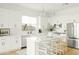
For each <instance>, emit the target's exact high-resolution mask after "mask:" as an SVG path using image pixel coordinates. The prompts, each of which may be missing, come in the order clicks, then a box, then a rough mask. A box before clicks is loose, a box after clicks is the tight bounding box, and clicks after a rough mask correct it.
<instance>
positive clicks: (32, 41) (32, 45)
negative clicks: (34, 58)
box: [27, 37, 37, 55]
mask: <svg viewBox="0 0 79 59" xmlns="http://www.w3.org/2000/svg"><path fill="white" fill-rule="evenodd" d="M36 40H37V37H28V38H27V55H35V54H36Z"/></svg>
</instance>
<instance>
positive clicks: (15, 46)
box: [10, 37, 20, 50]
mask: <svg viewBox="0 0 79 59" xmlns="http://www.w3.org/2000/svg"><path fill="white" fill-rule="evenodd" d="M10 40H11V45H10V46H11V49H12V50H13V49H20V38H16V37H11V38H10Z"/></svg>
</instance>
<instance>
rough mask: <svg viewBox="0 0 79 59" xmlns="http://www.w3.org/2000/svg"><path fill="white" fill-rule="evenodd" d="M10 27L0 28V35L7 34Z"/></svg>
mask: <svg viewBox="0 0 79 59" xmlns="http://www.w3.org/2000/svg"><path fill="white" fill-rule="evenodd" d="M9 35H10V28H0V36H9Z"/></svg>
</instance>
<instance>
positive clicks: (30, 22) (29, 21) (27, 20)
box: [22, 16, 37, 27]
mask: <svg viewBox="0 0 79 59" xmlns="http://www.w3.org/2000/svg"><path fill="white" fill-rule="evenodd" d="M22 24H27V25H31V26H35V27H36V24H37V19H36V18H35V17H29V16H22Z"/></svg>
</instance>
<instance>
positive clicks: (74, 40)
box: [67, 23, 79, 48]
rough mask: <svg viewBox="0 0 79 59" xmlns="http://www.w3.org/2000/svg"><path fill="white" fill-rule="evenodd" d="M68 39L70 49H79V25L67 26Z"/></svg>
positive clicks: (70, 24) (69, 24)
mask: <svg viewBox="0 0 79 59" xmlns="http://www.w3.org/2000/svg"><path fill="white" fill-rule="evenodd" d="M67 37H68V39H67V42H68V46H69V47H73V48H79V23H68V24H67Z"/></svg>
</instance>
